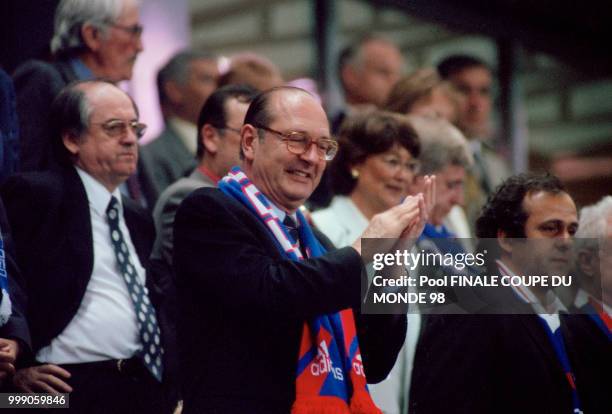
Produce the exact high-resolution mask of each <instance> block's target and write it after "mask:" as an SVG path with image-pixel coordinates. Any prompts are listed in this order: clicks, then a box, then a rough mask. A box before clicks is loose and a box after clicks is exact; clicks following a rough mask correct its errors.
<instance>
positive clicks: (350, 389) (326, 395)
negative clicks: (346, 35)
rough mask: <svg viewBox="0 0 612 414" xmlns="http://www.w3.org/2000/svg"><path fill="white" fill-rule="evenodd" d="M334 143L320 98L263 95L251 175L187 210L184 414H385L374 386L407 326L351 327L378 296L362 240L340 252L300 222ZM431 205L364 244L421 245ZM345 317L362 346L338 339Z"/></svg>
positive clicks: (246, 137)
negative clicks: (371, 293) (364, 301)
mask: <svg viewBox="0 0 612 414" xmlns="http://www.w3.org/2000/svg"><path fill="white" fill-rule="evenodd" d="M329 136H330V133H329V123H328V120H327V117H326V115H325V112H324V111H323V109H322V108H321V106H320V104H319V103H318V102H317V101H316V100H315V99H314V98H313V97H312V96H311V95H310V94H309V93H308V92H306V91H304V90H302V89H298V88H291V87H280V88H273V89H271V90H269V91H266V92H263V93H261V94H259V95H257V96H256V97H255V99H254V100H253V102H252V103H251V105H250V107H249V110H248V111H247V114H246V117H245V124H244V125H243V126H242V129H241V158H242V168H243V170H241V169H239V168H234V169H232V171H231V172H230V174H228V175H227V176H226V177H225V178H224V179H223V180H221V182H220V184H219V189H213V188H202V189H198V190H196V191H195V192H194V193H192V194H191V195H190V196H189V197H187V199H185V201H184V202H183V204H182V205H181V207H180V208H179V210H178V212H177V216H176V220H175V228H174V229H175V231H174V249H175V250H174V266H175V270H176V278H177V288H178V291H179V299H180V300H179V306H180V318H179V342H180V345H181V372H182V374H183V388H182V390H183V398H184V412H185V413H194V412H207V413H208V412H222V413H228V414H231V413H266V414H270V413H289V412H290V411H291V410H293V411H292V412H323V410H326V409H333V407H336V409H338V410H348V409H349V408H348V405H349V404H350V405H351V406H352V407H354V406H355V405H360V404H363V405H362V409H363V411H360V412H364V413H366V412H367V413H370V412H371V413H374V412H379V411H377V409H376V408H375V407H374V405H373V403H372V402H371V399H370V397H369V394H367V391H366V386H365V382H366V378H367V381H369V382H378V381H381V380H382V379H383V378H384V377H385V376H386V375H387V373H388V371H389V370H390V369H391V367H392V365H393V363H394V361H395V357H396V355H397V352H398V350H399V348H400V347H401V345H402V342H403V336H402V335H405V329H406V326H405V324H406V319H405V315H403V314H402V315H397V316H395V315H391V316H386V315H385V316H383V315H360V314H359V312H358V311H355V315H356V316H355V317H353V314H352V313H351V310H350V308H354V309H356V310H357V309H359V305H360V303H361V297H362V295H361V287H362V283H364V286H365V283H366V282H365V281H364V280H362V276H364V273H365V272H364V263H363V260H362V258H361V240H360V239H359V240H357V241H356V242H355V244H354V245H353V246H352V247H344V248H342V249H337V250H336V249H333V247H332V246H331V244H330V243H329V242H326V241H325V239H324V236H322V235H321V234H320V233H318V232H314V233H313V231H312V229H311V228H310V226H309V224H308V222H307V221H306V220H305V219H304V217H303V216H302V215H301V213H299V212H298V208H299V206H300V205H302V204H303V203H304V201H305V200H306V199H307V198H308V197H309V196H310V194H311V193H312V191H313V190H314V188H315V187H316V186H317V184H318V183H319V180H320V178H321V175H322V173H323V170H324V169H325V165H326V161H328V160H330V159H331V158H333V156H334V155H335V151H336V149H337V144H336V142H335V141H333V140H331V139H330V138H329ZM239 187H240V188H239ZM425 204H426V203H425V202H424V198H423V196H422V195H419V196H415V197H408V198H407V200H406V201H405V202H404V203H403V204H401V205H399V206H397V207H395V208H393V209H391V210H389V211H387V212H384V213H381V214H379V215H376V216H374V217H373V218H372V221H371V224H370V226H368V228H367V229H366V230H365V232H364V234H363V237H390V238H394V237H398V236H399V235H400V234H402V233H404V234H405V235H413V236H414V234H415V233H416V234H418V233H420V231H421V229H422V227H423V225H424V220H425V217H426V213H425ZM296 220H297V222H298V223H296ZM281 223H282V224H281ZM326 250H327V252H325V251H326ZM338 315H344V316H341V318H342V321H343V322H344V323H343V324H342V326H343V328H342V331H343V332H345V334H346V337H347V338H352V340H350V341H348V340H347V339H342V338H339V337H338V336H337V334H338V332H339V331H338V330H337V329H335V328H333V326H336V325H334V324H333V323H332V325H331V326H332V327H330V326H329V325H326V324H327V323H329V321H332V320H334V321H336V322H335V323H337V321H338V320H339V319H338V318H339V317H340V316H338ZM344 317H346V319H344ZM355 326H356V332H357V334H356V336H354V337H352V336H351V332H353V327H355ZM323 332H326V334H325V335H322V336H321V334H322V333H323ZM348 343H350V344H352V345H351V347H350V349H348V348H345V347H344V346H345V345H347V344H348ZM359 349H360V350H361V352H359ZM338 353H340V354H344V355H345V357H346V359H344V360H343V361H344V362H342V361H340V360H339V359H338V358H336V357H337V356H338ZM298 359H299V361H298ZM364 368H365V375H364ZM308 407H310V411H308ZM305 409H306V411H303V410H305ZM347 412H348V411H347Z"/></svg>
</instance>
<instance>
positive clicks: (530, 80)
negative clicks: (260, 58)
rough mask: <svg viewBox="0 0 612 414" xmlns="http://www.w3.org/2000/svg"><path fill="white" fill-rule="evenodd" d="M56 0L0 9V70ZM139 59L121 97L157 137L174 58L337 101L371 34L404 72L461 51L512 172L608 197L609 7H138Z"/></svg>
mask: <svg viewBox="0 0 612 414" xmlns="http://www.w3.org/2000/svg"><path fill="white" fill-rule="evenodd" d="M57 3H58V2H57V0H29V1H19V0H3V1H2V5H1V6H0V11H1V14H0V15H1V16H2V20H3V24H2V25H1V26H2V27H1V28H0V42H2V44H1V47H0V58H1V60H0V62H1V64H2V67H3V68H4V69H5V70H6V71H7V72H9V73H11V72H12V71H13V70H14V69H15V67H16V66H17V65H18V64H19V63H21V62H23V61H25V60H27V59H30V58H45V57H47V56H48V44H49V40H50V38H51V34H52V32H53V13H54V10H55V7H56V5H57ZM141 4H142V8H141V21H142V24H143V25H144V27H145V30H144V33H143V43H144V48H145V50H144V52H143V53H142V54H141V55H140V57H139V60H138V61H137V64H136V67H135V71H134V77H133V79H132V80H131V81H130V82H129V83H126V84H125V88H126V89H127V90H128V91H129V92H130V93H131V94H132V95H133V96H134V98H135V99H136V101H137V102H138V104H139V107H140V108H141V116H142V119H143V120H144V121H145V122H146V123H147V124H149V125H150V128H149V130H148V132H147V137H145V140H146V139H150V138H151V137H154V136H156V135H157V134H158V133H159V131H160V130H161V128H162V120H161V115H160V113H159V105H158V98H157V91H156V87H155V85H154V78H155V74H156V72H157V70H158V69H159V67H160V66H162V65H163V64H164V63H165V62H166V61H167V59H168V58H169V57H170V56H171V55H172V54H173V53H174V52H176V51H178V50H180V49H182V48H185V47H192V48H195V49H203V50H207V51H211V52H213V53H216V54H218V55H222V56H230V55H232V54H234V53H237V52H242V51H247V50H248V51H253V52H256V53H260V54H262V55H264V56H266V57H267V58H269V59H270V60H272V61H273V62H274V63H276V64H277V65H278V66H279V67H280V68H281V70H282V72H283V76H284V78H285V79H287V80H293V79H298V78H310V79H313V80H314V81H315V82H316V85H317V88H318V92H319V94H320V95H321V96H322V98H323V99H324V101H325V102H326V104H327V106H328V109H331V108H332V107H333V106H334V105H335V104H336V103H337V102H340V101H341V98H340V96H339V94H340V92H339V85H338V77H337V68H336V60H337V54H338V51H339V50H340V49H341V48H342V47H343V46H344V45H345V44H346V43H347V42H348V41H350V40H351V39H354V38H357V37H360V36H363V35H365V34H367V33H376V34H381V35H383V36H385V37H388V38H389V39H391V40H392V41H394V42H395V43H396V44H397V45H398V46H399V47H400V48H401V51H402V53H403V55H404V58H405V60H406V62H407V72H410V71H412V70H414V69H417V68H420V67H423V66H431V65H436V64H437V63H438V62H439V61H440V60H441V59H442V58H444V57H445V56H447V55H450V54H456V53H466V54H470V55H474V56H477V57H479V58H481V59H483V60H485V61H486V62H487V63H489V64H490V65H491V66H492V67H493V68H494V70H495V74H496V87H495V92H494V96H495V130H496V134H495V136H496V139H497V141H496V142H495V144H496V147H497V148H499V149H500V151H502V153H503V154H504V155H505V156H506V157H507V159H508V160H509V161H510V162H511V165H512V166H513V169H514V170H515V171H524V170H526V169H529V170H542V169H548V170H550V171H551V172H553V173H555V174H557V175H558V176H560V177H561V178H562V180H563V181H564V182H565V183H566V184H567V185H568V187H569V190H570V192H571V193H572V195H573V196H574V198H575V199H576V200H577V202H578V203H579V204H580V205H584V204H589V203H592V202H595V201H597V200H598V199H600V198H601V196H602V195H605V194H610V193H611V192H612V191H611V190H612V57H611V54H610V46H609V39H611V38H612V25H610V24H609V18H610V16H612V13H611V10H610V8H611V7H610V4H609V2H604V1H585V2H580V3H577V2H574V1H550V0H538V1H527V0H501V1H500V0H497V1H481V0H462V1H461V2H457V1H444V0H412V1H400V0H396V1H365V0H329V1H321V0H142V1H141Z"/></svg>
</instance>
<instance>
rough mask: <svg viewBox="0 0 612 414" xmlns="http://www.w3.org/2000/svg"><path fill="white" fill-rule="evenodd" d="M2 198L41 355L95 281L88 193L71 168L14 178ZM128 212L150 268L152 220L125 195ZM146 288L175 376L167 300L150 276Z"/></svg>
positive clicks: (168, 364) (133, 234) (137, 243)
mask: <svg viewBox="0 0 612 414" xmlns="http://www.w3.org/2000/svg"><path fill="white" fill-rule="evenodd" d="M2 195H3V198H4V201H5V203H6V210H7V215H8V218H9V221H10V224H11V227H12V230H13V234H14V238H15V245H16V251H17V261H18V263H19V264H20V265H21V268H22V271H23V276H24V279H25V282H26V286H27V295H28V299H29V304H30V306H29V310H28V322H29V324H30V330H31V334H32V342H33V348H34V352H37V351H38V350H39V349H40V348H42V347H44V346H46V345H48V344H49V343H50V342H51V340H52V339H53V338H55V337H56V336H57V335H58V334H60V333H61V332H62V331H63V330H64V328H65V327H66V326H67V325H68V323H69V322H70V320H71V319H72V318H73V317H74V315H75V314H76V312H77V310H78V308H79V306H80V304H81V301H82V299H83V295H84V294H85V289H86V287H87V284H88V283H89V280H90V278H91V272H92V269H93V259H94V257H93V236H92V229H91V220H90V214H89V205H88V200H87V194H86V192H85V187H84V186H83V184H82V182H81V180H80V178H79V176H78V174H77V172H76V170H75V169H74V168H73V167H67V168H63V169H61V170H57V171H48V172H42V173H41V172H36V173H28V174H23V175H17V176H13V177H11V178H10V179H9V180H8V181H7V183H6V184H5V185H4V186H3V187H2ZM123 211H124V218H125V221H126V224H127V227H128V229H129V232H130V237H131V239H132V242H133V243H134V247H135V249H136V252H137V253H138V257H139V259H140V261H141V263H142V264H143V266H144V267H145V268H147V264H148V257H149V254H150V252H151V248H152V245H153V240H154V237H155V234H154V227H153V222H152V219H151V217H150V216H149V214H148V213H147V212H145V211H144V210H142V208H141V207H139V206H137V205H136V204H135V203H134V202H133V201H131V200H129V199H127V198H125V197H124V198H123ZM147 286H148V288H149V291H150V296H151V301H152V303H153V304H154V306H155V307H156V309H157V313H158V319H159V323H160V328H161V330H162V341H163V344H164V348H165V349H166V353H165V357H166V359H165V360H164V364H165V366H166V367H170V373H172V367H173V366H174V363H173V361H172V360H171V356H172V355H173V354H174V346H173V341H172V338H168V336H167V335H165V333H166V330H165V326H166V324H167V321H166V318H165V317H164V312H163V297H162V296H161V292H159V290H158V288H157V284H156V283H155V282H154V281H153V280H151V278H150V277H147ZM166 371H168V369H166ZM170 375H171V374H170Z"/></svg>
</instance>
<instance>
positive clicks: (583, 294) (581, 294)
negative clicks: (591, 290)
mask: <svg viewBox="0 0 612 414" xmlns="http://www.w3.org/2000/svg"><path fill="white" fill-rule="evenodd" d="M587 303H589V294H588V293H587V291H586V290H584V289H578V292H576V297H575V298H574V306H575V307H577V308H581V307H583V306H584V305H586V304H587Z"/></svg>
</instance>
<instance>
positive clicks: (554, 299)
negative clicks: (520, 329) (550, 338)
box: [496, 260, 567, 315]
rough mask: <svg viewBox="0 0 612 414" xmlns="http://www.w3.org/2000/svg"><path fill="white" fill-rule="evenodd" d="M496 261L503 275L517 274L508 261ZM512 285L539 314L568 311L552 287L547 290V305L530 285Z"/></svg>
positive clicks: (518, 294)
mask: <svg viewBox="0 0 612 414" xmlns="http://www.w3.org/2000/svg"><path fill="white" fill-rule="evenodd" d="M496 262H497V267H498V268H499V271H500V273H501V274H502V276H514V275H516V273H515V272H514V271H512V269H510V268H509V267H508V265H507V264H506V263H504V262H502V261H501V260H497V261H496ZM510 287H511V288H512V290H513V291H514V293H515V294H516V295H517V296H518V297H519V298H520V299H521V300H522V301H523V302H525V303H528V304H529V305H531V307H532V308H533V310H534V311H535V312H536V313H537V314H551V315H552V314H557V313H559V312H561V311H567V308H566V307H565V305H563V302H561V300H560V299H559V297H558V296H557V295H556V294H555V292H553V290H552V289H549V290H548V291H547V292H546V295H545V297H544V301H545V303H546V306H544V305H543V304H542V303H541V302H540V300H539V299H538V297H537V296H536V295H535V293H533V292H532V291H531V289H530V288H529V287H527V286H514V285H511V286H510Z"/></svg>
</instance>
